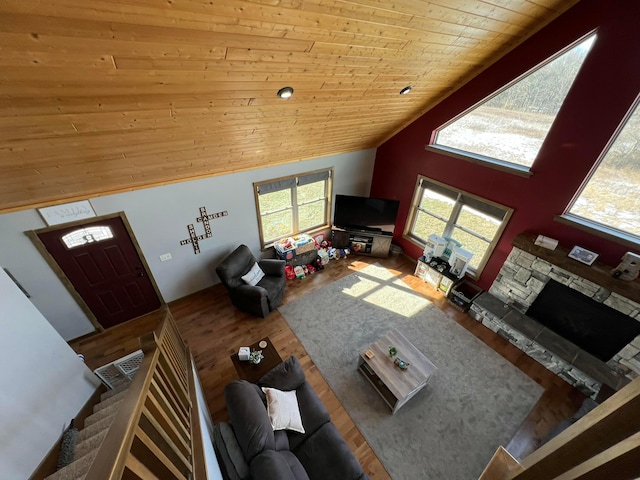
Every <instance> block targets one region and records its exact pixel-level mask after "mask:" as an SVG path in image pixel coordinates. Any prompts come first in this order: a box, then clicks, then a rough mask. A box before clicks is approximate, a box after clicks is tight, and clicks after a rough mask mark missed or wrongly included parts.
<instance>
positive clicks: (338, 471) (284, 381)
mask: <svg viewBox="0 0 640 480" xmlns="http://www.w3.org/2000/svg"><path fill="white" fill-rule="evenodd" d="M261 386H265V387H273V388H277V389H278V390H284V391H290V390H295V391H296V396H297V399H298V406H299V409H300V416H301V417H302V424H303V426H304V430H305V433H304V434H301V433H297V432H293V431H289V430H278V431H275V432H274V431H273V429H272V427H271V423H270V421H269V417H268V415H267V409H266V398H265V395H264V393H263V392H262V390H261V388H260V387H261ZM224 396H225V401H226V404H227V409H228V411H229V417H230V420H231V421H230V423H220V424H218V425H216V426H215V429H214V447H215V450H216V453H217V455H218V459H219V461H220V466H221V467H222V470H223V475H224V476H225V478H226V479H228V480H249V479H252V480H260V479H267V480H270V479H273V480H307V479H308V480H328V479H340V480H365V479H366V480H368V478H369V477H368V476H367V475H366V474H365V473H364V472H363V471H362V467H361V465H360V464H359V463H358V461H357V460H356V458H355V456H354V455H353V453H352V452H351V450H350V449H349V447H348V446H347V444H346V443H345V441H344V439H343V438H342V436H341V435H340V433H339V432H338V430H337V428H336V427H335V425H334V424H333V423H332V422H331V420H330V418H329V413H328V412H327V410H326V409H325V407H324V405H323V404H322V402H321V401H320V399H319V398H318V396H317V395H316V393H315V391H314V390H313V388H311V386H310V385H309V384H308V383H307V381H306V379H305V376H304V372H303V371H302V368H301V366H300V364H299V362H298V360H297V358H296V357H290V358H289V359H288V360H286V361H285V362H283V363H281V364H280V365H279V366H277V367H275V368H274V369H273V370H271V371H270V372H269V373H267V374H266V375H265V376H264V377H262V378H261V379H260V380H259V381H258V384H252V383H249V382H246V381H244V380H236V381H233V382H231V383H230V384H229V385H227V386H226V387H225V391H224Z"/></svg>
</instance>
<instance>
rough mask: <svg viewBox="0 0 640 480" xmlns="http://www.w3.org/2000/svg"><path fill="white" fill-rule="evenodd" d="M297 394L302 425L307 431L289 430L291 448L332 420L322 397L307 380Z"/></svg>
mask: <svg viewBox="0 0 640 480" xmlns="http://www.w3.org/2000/svg"><path fill="white" fill-rule="evenodd" d="M296 396H297V397H298V408H299V409H300V416H301V417H302V426H303V427H304V430H305V432H306V433H305V434H304V435H303V434H300V433H295V432H288V434H289V445H290V447H291V450H294V449H295V448H296V447H297V446H298V445H300V444H301V443H302V442H303V441H304V440H305V438H306V437H308V436H310V435H313V434H314V432H315V431H316V430H318V429H319V428H320V427H322V425H324V424H325V423H328V422H330V421H331V418H330V417H329V412H327V409H326V408H325V407H324V404H323V403H322V402H321V401H320V398H318V395H317V394H316V392H315V390H314V389H313V388H312V387H311V385H309V384H308V383H307V382H304V383H303V384H302V385H300V386H299V387H298V389H297V390H296Z"/></svg>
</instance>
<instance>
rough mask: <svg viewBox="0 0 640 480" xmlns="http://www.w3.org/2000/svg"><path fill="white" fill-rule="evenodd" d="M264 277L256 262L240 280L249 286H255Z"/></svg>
mask: <svg viewBox="0 0 640 480" xmlns="http://www.w3.org/2000/svg"><path fill="white" fill-rule="evenodd" d="M262 277H264V272H263V271H262V269H261V268H260V265H258V262H256V263H254V264H253V267H251V270H249V271H248V272H247V273H246V274H244V275H243V276H242V280H244V282H245V283H248V284H249V285H256V284H257V283H258V282H259V281H260V280H262Z"/></svg>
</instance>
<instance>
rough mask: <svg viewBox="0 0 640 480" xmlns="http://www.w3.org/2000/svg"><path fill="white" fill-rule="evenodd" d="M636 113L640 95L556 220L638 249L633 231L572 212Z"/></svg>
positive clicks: (639, 105) (638, 245) (639, 241)
mask: <svg viewBox="0 0 640 480" xmlns="http://www.w3.org/2000/svg"><path fill="white" fill-rule="evenodd" d="M634 113H635V114H640V96H639V97H638V98H636V101H635V102H634V103H633V105H632V106H631V108H630V109H629V111H628V112H627V114H626V115H625V117H624V119H623V120H622V121H621V122H620V125H619V126H618V128H617V129H616V131H615V133H614V134H613V135H612V137H611V139H610V140H609V143H607V145H606V147H605V148H604V149H603V151H602V153H601V154H600V156H599V157H598V160H597V161H596V163H595V164H594V166H593V168H592V169H591V171H590V172H589V175H587V177H586V178H585V179H584V181H583V182H582V185H581V186H580V188H579V189H578V191H577V192H576V194H575V195H574V196H573V198H572V199H571V202H569V204H568V205H567V208H566V209H565V211H564V213H563V214H562V215H560V216H558V217H556V220H557V221H559V222H562V223H566V224H569V225H572V226H574V227H576V228H579V229H581V230H584V231H587V232H590V233H593V234H595V235H597V236H599V237H602V238H606V239H608V240H612V241H615V242H617V243H621V244H623V245H625V246H628V247H631V248H636V249H637V248H639V247H640V236H638V235H636V234H633V233H631V232H627V231H624V230H620V229H618V228H616V227H613V226H611V225H608V224H606V223H602V222H598V221H596V220H592V219H589V218H586V217H582V216H580V215H577V214H575V213H571V209H572V208H573V206H574V205H575V203H576V202H577V201H578V199H579V198H580V196H581V195H582V192H583V191H584V189H585V188H587V185H588V184H589V182H590V181H591V178H592V177H593V175H594V174H595V173H596V171H597V170H598V168H599V167H600V165H601V164H602V162H603V161H604V160H605V158H606V156H607V155H608V153H609V151H610V150H611V148H612V147H613V145H614V143H615V142H616V140H617V139H618V137H619V136H620V134H621V133H622V130H623V129H624V128H625V126H626V125H627V123H628V122H629V121H630V119H631V117H632V116H633V114H634Z"/></svg>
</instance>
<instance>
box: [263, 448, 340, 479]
mask: <svg viewBox="0 0 640 480" xmlns="http://www.w3.org/2000/svg"><path fill="white" fill-rule="evenodd" d="M251 476H252V477H253V478H254V479H256V480H258V479H259V480H309V476H308V475H307V472H305V470H304V467H303V466H302V465H301V464H300V461H299V460H298V459H297V458H296V456H295V455H294V454H293V453H291V452H289V451H287V450H283V451H280V452H276V451H274V450H265V451H264V452H262V453H261V454H259V455H257V456H256V457H255V458H254V459H253V461H252V462H251ZM327 478H338V477H327Z"/></svg>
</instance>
